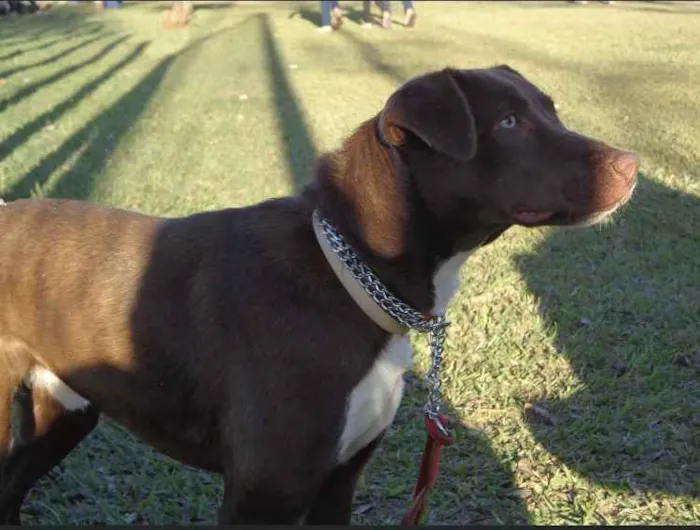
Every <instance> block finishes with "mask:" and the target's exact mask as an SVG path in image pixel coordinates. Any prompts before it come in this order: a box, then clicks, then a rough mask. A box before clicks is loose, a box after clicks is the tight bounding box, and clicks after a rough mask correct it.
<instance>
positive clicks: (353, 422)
mask: <svg viewBox="0 0 700 530" xmlns="http://www.w3.org/2000/svg"><path fill="white" fill-rule="evenodd" d="M468 257H469V253H461V254H457V255H456V256H453V257H452V258H450V259H449V260H447V261H445V262H444V263H443V264H442V265H441V266H440V267H439V268H438V270H437V272H436V274H435V277H434V278H433V285H434V287H435V303H434V304H433V313H441V312H443V311H444V310H445V308H446V307H447V304H448V303H449V301H450V299H451V298H452V297H453V296H454V295H455V293H456V292H457V288H458V287H459V271H460V268H461V266H462V265H463V264H464V262H465V261H466V259H467V258H468ZM412 357H413V351H412V348H411V344H410V342H409V340H408V337H406V336H397V335H395V336H392V337H391V339H389V341H388V342H387V344H386V346H384V348H383V349H382V351H381V353H380V354H379V356H378V357H377V359H376V361H375V362H374V365H373V366H372V368H371V369H370V371H369V372H367V374H366V375H365V376H364V377H363V378H362V380H361V381H360V382H359V383H358V385H357V386H356V387H355V388H354V389H353V390H352V392H351V393H350V396H349V398H348V405H347V416H346V418H345V427H344V429H343V432H342V434H341V436H340V443H339V448H338V461H339V462H340V463H344V462H347V461H348V460H349V459H350V458H352V457H353V456H354V455H355V454H356V453H357V452H358V451H359V450H360V449H362V448H363V447H365V446H366V445H367V444H369V443H370V442H371V441H372V440H374V439H375V438H376V437H377V436H379V434H380V433H381V432H382V431H384V430H386V429H387V428H388V427H389V426H390V425H391V423H392V422H393V421H394V416H396V411H397V410H398V408H399V404H400V403H401V398H402V397H403V389H404V381H403V374H404V373H405V372H406V371H407V370H409V369H410V368H411V364H412Z"/></svg>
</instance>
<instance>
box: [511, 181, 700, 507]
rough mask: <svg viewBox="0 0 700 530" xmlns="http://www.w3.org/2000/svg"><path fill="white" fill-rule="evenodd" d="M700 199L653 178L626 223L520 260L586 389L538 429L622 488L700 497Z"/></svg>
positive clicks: (556, 240)
mask: <svg viewBox="0 0 700 530" xmlns="http://www.w3.org/2000/svg"><path fill="white" fill-rule="evenodd" d="M698 226H700V199H698V198H697V197H694V196H692V195H688V194H684V193H681V192H679V191H676V190H673V189H670V188H668V187H666V186H664V185H662V184H660V183H658V182H656V181H653V180H651V179H648V178H642V181H641V185H640V189H639V191H638V192H637V194H636V196H635V198H633V200H632V203H631V204H630V205H629V206H628V207H627V211H626V212H624V214H623V215H622V217H621V218H620V219H619V221H618V222H616V224H615V225H614V226H612V227H608V228H605V229H603V230H602V231H590V230H588V231H581V232H573V233H572V232H568V231H567V233H562V232H554V233H552V235H550V236H549V237H548V238H547V239H546V241H544V242H543V243H542V244H541V245H539V246H538V248H537V249H536V252H535V253H534V254H528V255H525V256H520V257H519V258H518V259H517V263H518V266H519V268H520V271H521V272H522V275H523V278H524V279H525V281H526V282H527V286H528V288H529V289H530V291H531V292H532V293H534V294H535V295H536V296H537V298H538V301H539V311H540V313H541V315H542V317H543V320H544V321H545V323H546V325H547V326H548V327H550V328H551V329H552V330H553V331H555V333H556V338H557V348H558V351H559V353H560V354H561V355H563V356H565V357H566V358H567V359H568V360H569V362H570V363H571V367H572V368H573V370H574V372H575V373H576V376H577V377H578V378H579V379H580V381H581V383H582V388H580V389H579V390H577V391H576V392H574V393H573V394H572V395H571V396H569V397H567V398H566V399H562V400H559V399H551V400H544V401H542V402H541V403H539V405H540V406H541V407H544V408H545V409H546V410H548V411H549V412H550V413H552V414H553V416H554V417H555V418H556V424H555V425H545V424H542V423H538V422H536V421H534V419H531V420H530V427H531V429H532V431H533V433H534V434H535V436H536V437H537V439H538V440H539V441H540V443H541V444H542V445H543V446H545V447H546V448H547V449H548V450H549V451H551V452H552V453H553V454H555V455H556V456H557V457H558V458H559V459H560V460H561V461H562V462H564V463H565V464H566V465H567V466H569V467H571V468H573V469H574V470H576V472H578V473H579V474H581V475H583V476H584V477H586V478H587V479H589V480H592V481H595V482H597V483H599V484H603V485H605V486H606V487H610V488H621V489H625V490H627V491H629V490H632V491H633V492H635V494H637V495H645V494H646V492H648V491H656V492H665V493H667V494H671V495H689V496H691V497H695V498H696V499H697V498H698V496H699V495H700V481H698V477H700V444H699V443H698V441H700V412H699V411H700V377H699V376H700V328H698V325H697V323H698V320H699V319H700V304H699V303H698V301H699V300H700V259H699V258H698V249H699V248H700V236H699V235H698V232H697V227H698Z"/></svg>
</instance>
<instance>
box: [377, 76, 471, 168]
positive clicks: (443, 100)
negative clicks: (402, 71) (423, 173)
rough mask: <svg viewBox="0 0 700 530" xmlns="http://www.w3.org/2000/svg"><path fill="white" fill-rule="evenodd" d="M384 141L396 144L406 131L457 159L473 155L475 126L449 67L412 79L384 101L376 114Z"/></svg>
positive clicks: (397, 144)
mask: <svg viewBox="0 0 700 530" xmlns="http://www.w3.org/2000/svg"><path fill="white" fill-rule="evenodd" d="M379 131H380V133H381V134H382V136H383V138H384V140H385V141H386V142H388V143H389V144H391V145H393V146H399V145H402V144H403V143H404V141H405V140H406V131H408V132H410V133H412V134H414V135H416V136H417V137H418V138H420V139H421V140H422V141H423V142H425V143H426V144H427V145H428V146H429V147H431V148H432V149H434V150H435V151H438V152H440V153H442V154H445V155H447V156H449V157H451V158H453V159H455V160H458V161H460V162H466V161H468V160H470V159H472V158H473V157H474V155H475V154H476V126H475V124H474V116H473V115H472V112H471V110H470V108H469V103H468V102H467V98H466V96H465V95H464V93H463V92H462V90H461V89H460V88H459V86H458V85H457V82H456V81H455V78H454V74H453V73H452V71H451V70H450V69H445V70H442V71H440V72H435V73H431V74H427V75H424V76H421V77H416V78H414V79H411V80H410V81H408V82H407V83H406V84H404V85H403V86H402V87H401V88H400V89H399V90H398V91H396V92H394V94H392V96H391V97H390V98H389V100H388V101H387V103H386V105H385V107H384V110H383V111H382V112H381V115H380V117H379Z"/></svg>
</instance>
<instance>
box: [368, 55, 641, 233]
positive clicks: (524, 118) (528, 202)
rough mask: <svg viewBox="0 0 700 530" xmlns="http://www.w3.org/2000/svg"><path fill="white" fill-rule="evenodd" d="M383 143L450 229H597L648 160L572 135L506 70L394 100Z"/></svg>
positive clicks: (452, 75)
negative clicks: (489, 226) (488, 226)
mask: <svg viewBox="0 0 700 530" xmlns="http://www.w3.org/2000/svg"><path fill="white" fill-rule="evenodd" d="M378 129H379V134H380V135H381V136H382V138H383V139H384V141H385V142H387V143H389V144H391V145H392V146H393V147H395V148H396V150H397V152H398V153H399V155H400V157H401V159H402V160H403V161H404V162H405V164H406V166H407V167H408V168H409V173H410V175H411V179H412V180H413V183H414V185H415V188H416V189H417V190H418V193H419V194H420V196H421V197H422V199H423V201H424V202H425V204H426V206H427V208H428V210H429V211H431V212H432V213H433V214H435V215H436V216H437V217H438V218H439V219H440V221H441V222H442V223H445V224H446V225H448V226H449V227H450V228H451V229H454V230H457V231H459V230H460V229H463V230H467V229H469V227H472V226H474V224H475V223H478V224H481V225H483V224H493V225H494V226H496V225H501V226H503V225H509V224H519V225H523V226H537V225H550V224H551V225H554V224H557V225H590V224H594V223H597V222H600V221H602V220H603V219H605V218H606V217H608V216H609V215H610V214H612V213H613V212H614V211H615V210H617V209H618V208H619V207H620V206H621V205H623V204H624V203H625V202H627V200H628V199H629V198H630V196H631V195H632V192H633V190H634V187H635V184H636V180H637V168H638V165H639V158H638V157H637V155H636V154H634V153H631V152H628V151H623V150H620V149H615V148H613V147H610V146H608V145H606V144H604V143H603V142H601V141H598V140H595V139H592V138H587V137H585V136H583V135H581V134H577V133H575V132H573V131H570V130H569V129H567V128H566V127H565V126H564V125H563V124H562V123H561V121H560V120H559V118H558V117H557V113H556V110H555V108H554V103H553V101H552V99H551V98H550V97H549V96H547V95H546V94H544V93H543V92H542V91H541V90H539V89H538V88H537V87H535V86H534V85H533V84H532V83H530V82H529V81H527V79H525V78H524V77H523V76H522V75H520V74H519V73H517V72H516V71H514V70H513V69H511V68H509V67H507V66H498V67H494V68H489V69H482V70H455V69H445V70H442V71H439V72H434V73H430V74H427V75H424V76H421V77H417V78H414V79H412V80H410V81H408V82H407V83H406V84H405V85H403V86H402V87H401V88H400V89H399V90H398V91H397V92H395V93H394V94H393V95H392V96H391V97H390V98H389V100H388V102H387V104H386V106H385V108H384V110H383V111H382V112H381V114H380V116H379V120H378Z"/></svg>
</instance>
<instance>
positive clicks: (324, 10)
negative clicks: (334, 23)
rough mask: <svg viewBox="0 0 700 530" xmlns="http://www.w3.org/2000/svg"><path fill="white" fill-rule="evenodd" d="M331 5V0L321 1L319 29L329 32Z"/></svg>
mask: <svg viewBox="0 0 700 530" xmlns="http://www.w3.org/2000/svg"><path fill="white" fill-rule="evenodd" d="M331 3H332V0H321V28H320V29H322V30H326V28H327V30H328V31H329V30H330V29H331V7H332V6H331Z"/></svg>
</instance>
